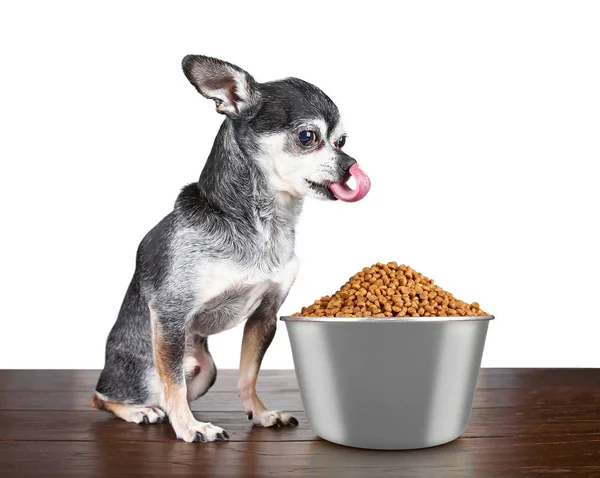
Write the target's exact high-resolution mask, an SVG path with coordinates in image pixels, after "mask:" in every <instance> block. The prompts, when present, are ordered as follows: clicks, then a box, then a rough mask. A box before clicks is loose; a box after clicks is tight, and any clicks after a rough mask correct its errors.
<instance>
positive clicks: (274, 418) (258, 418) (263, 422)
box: [246, 410, 298, 427]
mask: <svg viewBox="0 0 600 478" xmlns="http://www.w3.org/2000/svg"><path fill="white" fill-rule="evenodd" d="M246 415H247V416H248V420H252V423H253V424H254V425H257V426H260V427H274V426H278V427H281V426H293V427H295V426H297V425H298V420H296V419H295V418H294V417H293V416H291V415H290V414H289V413H285V412H282V411H281V410H263V411H260V412H248V413H247V414H246Z"/></svg>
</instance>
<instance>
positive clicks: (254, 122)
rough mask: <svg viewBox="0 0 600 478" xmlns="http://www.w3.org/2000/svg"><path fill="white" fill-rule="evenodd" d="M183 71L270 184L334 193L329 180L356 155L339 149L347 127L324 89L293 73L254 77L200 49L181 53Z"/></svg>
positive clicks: (298, 191)
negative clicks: (291, 75) (267, 78)
mask: <svg viewBox="0 0 600 478" xmlns="http://www.w3.org/2000/svg"><path fill="white" fill-rule="evenodd" d="M183 71H184V73H185V75H186V76H187V78H188V79H189V80H190V82H191V83H192V84H193V85H194V86H195V87H196V89H197V90H198V91H199V92H200V94H202V96H204V97H206V98H210V99H212V100H214V101H215V103H216V107H217V111H218V112H219V113H222V114H224V115H226V116H227V117H228V118H230V120H231V121H232V124H233V125H234V132H235V136H236V141H237V142H238V144H239V146H240V148H242V149H243V151H244V152H245V153H246V154H247V155H249V156H251V157H252V158H254V159H255V160H256V161H257V162H258V163H259V164H260V166H261V167H262V168H263V170H264V171H265V173H266V175H267V178H268V181H269V183H270V184H271V186H272V187H273V188H274V189H275V190H277V191H281V192H286V193H288V194H291V195H293V196H304V195H309V196H313V197H317V198H320V199H336V197H335V195H334V194H333V193H332V192H331V190H330V188H329V186H330V185H331V184H333V183H345V182H346V181H347V180H348V178H349V177H350V174H349V169H350V167H351V166H352V165H354V164H356V160H354V159H353V158H352V157H350V156H348V155H347V154H346V153H345V152H344V151H343V150H342V148H343V147H344V144H345V142H346V133H345V131H344V127H343V125H342V122H341V119H340V114H339V111H338V109H337V107H336V105H335V104H334V103H333V101H331V99H330V98H329V97H328V96H327V95H326V94H325V93H323V92H322V91H321V90H320V89H319V88H317V87H316V86H314V85H312V84H310V83H307V82H306V81H303V80H299V79H297V78H286V79H283V80H278V81H271V82H268V83H258V82H257V81H255V80H254V78H253V77H252V76H251V75H250V74H248V73H247V72H246V71H244V70H242V69H241V68H239V67H237V66H235V65H232V64H230V63H227V62H224V61H221V60H217V59H215V58H209V57H205V56H201V55H188V56H186V57H185V58H184V59H183Z"/></svg>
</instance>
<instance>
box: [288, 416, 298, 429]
mask: <svg viewBox="0 0 600 478" xmlns="http://www.w3.org/2000/svg"><path fill="white" fill-rule="evenodd" d="M290 423H291V424H292V425H293V426H295V427H297V426H298V420H296V419H295V418H294V417H291V418H290Z"/></svg>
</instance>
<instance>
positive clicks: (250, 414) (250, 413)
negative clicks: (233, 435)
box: [246, 412, 252, 420]
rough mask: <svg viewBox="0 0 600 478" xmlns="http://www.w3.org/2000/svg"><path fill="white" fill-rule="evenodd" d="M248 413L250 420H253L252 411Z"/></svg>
mask: <svg viewBox="0 0 600 478" xmlns="http://www.w3.org/2000/svg"><path fill="white" fill-rule="evenodd" d="M246 415H248V420H252V412H248V413H247V414H246Z"/></svg>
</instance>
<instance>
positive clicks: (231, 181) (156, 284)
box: [91, 55, 356, 442]
mask: <svg viewBox="0 0 600 478" xmlns="http://www.w3.org/2000/svg"><path fill="white" fill-rule="evenodd" d="M182 66H183V71H184V73H185V75H186V77H187V78H188V80H189V81H190V82H191V83H192V85H193V86H194V87H195V88H196V89H197V90H198V92H199V93H200V94H201V95H202V96H204V97H206V98H209V99H211V100H214V102H215V104H216V109H217V112H219V113H221V114H223V115H225V119H224V121H223V123H222V125H221V127H220V129H219V132H218V133H217V136H216V138H215V141H214V144H213V146H212V150H211V152H210V154H209V156H208V159H207V161H206V165H205V166H204V169H203V170H202V173H201V175H200V179H199V180H198V181H197V182H194V183H192V184H189V185H187V186H185V187H183V189H182V190H181V192H180V194H179V196H178V197H177V200H176V201H175V206H174V209H173V211H172V212H171V213H170V214H168V215H167V216H166V217H165V218H164V219H163V220H162V221H160V222H159V223H158V224H157V225H156V226H155V227H154V228H153V229H152V230H151V231H150V232H149V233H148V234H146V236H145V237H144V238H143V239H142V241H141V243H140V245H139V247H138V250H137V260H136V267H135V272H134V274H133V278H132V280H131V283H130V285H129V288H128V289H127V292H126V294H125V298H124V300H123V304H122V306H121V309H120V311H119V315H118V318H117V321H116V323H115V324H114V326H113V328H112V330H111V331H110V334H109V336H108V340H107V344H106V358H105V365H104V369H103V370H102V373H101V374H100V378H99V380H98V384H97V386H96V390H95V392H94V394H93V395H92V398H91V404H92V406H94V407H96V408H98V409H102V410H107V411H109V412H112V413H113V414H115V415H116V416H117V417H120V418H122V419H123V420H126V421H128V422H133V423H141V424H150V423H160V422H163V421H169V422H170V423H171V425H172V426H173V429H174V430H175V433H176V435H177V437H178V438H180V439H183V440H185V441H186V442H193V441H202V442H203V441H207V442H209V441H215V440H226V439H228V438H229V434H228V433H227V432H226V431H225V430H224V429H223V428H221V427H218V426H216V425H213V424H212V423H204V422H200V421H198V420H196V419H195V418H194V415H193V414H192V412H191V409H190V405H189V402H191V401H192V400H195V399H197V398H198V397H201V396H202V395H204V394H205V393H206V392H207V391H208V389H209V388H210V387H211V386H212V385H213V384H214V382H215V379H216V376H217V369H216V367H215V364H214V362H213V359H212V356H211V354H210V352H209V350H208V336H209V335H211V334H216V333H218V332H221V331H224V330H227V329H229V328H231V327H234V326H235V325H237V324H239V323H240V322H242V321H244V320H246V325H245V327H244V337H243V340H242V350H241V359H240V368H239V380H238V392H239V395H240V397H241V401H242V405H243V409H244V413H246V415H247V416H248V418H249V419H251V420H252V422H253V423H254V425H260V426H265V427H271V426H285V425H292V426H295V425H297V424H298V421H297V420H296V419H295V418H294V417H293V416H291V415H289V414H288V413H285V412H282V411H272V410H269V409H267V407H265V405H264V404H263V402H262V401H261V400H260V398H259V397H258V395H257V393H256V379H257V375H258V372H259V368H260V365H261V361H262V358H263V355H264V353H265V351H266V350H267V348H268V347H269V344H270V343H271V341H272V339H273V336H274V334H275V329H276V325H277V312H278V310H279V307H280V306H281V304H282V303H283V301H284V299H285V298H286V296H287V294H288V291H289V290H290V287H291V286H292V284H293V282H294V280H295V277H296V273H297V270H298V260H297V259H296V256H295V254H294V238H295V226H296V222H297V220H298V216H299V214H300V212H301V209H302V201H303V198H304V197H305V196H312V197H314V198H318V199H326V200H335V199H336V195H335V188H330V186H331V185H335V184H337V185H342V186H345V182H346V181H347V180H348V179H349V177H350V172H349V170H350V168H351V167H352V166H353V165H355V164H356V161H355V160H354V159H353V158H352V157H350V156H348V155H347V154H346V153H344V152H343V151H342V147H343V146H344V143H345V141H346V134H345V132H344V128H343V126H342V122H341V120H340V115H339V112H338V109H337V107H336V105H335V104H334V103H333V101H332V100H331V99H330V98H329V97H328V96H327V95H325V93H323V92H322V91H321V90H320V89H319V88H317V87H316V86H314V85H312V84H310V83H307V82H305V81H302V80H300V79H297V78H286V79H283V80H278V81H271V82H267V83H258V82H257V81H256V80H255V79H254V78H253V77H252V76H251V75H250V74H248V73H247V72H246V71H244V70H242V69H241V68H239V67H238V66H235V65H232V64H230V63H227V62H225V61H221V60H218V59H215V58H209V57H206V56H200V55H188V56H186V57H185V58H184V59H183V65H182ZM332 191H333V192H332Z"/></svg>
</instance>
